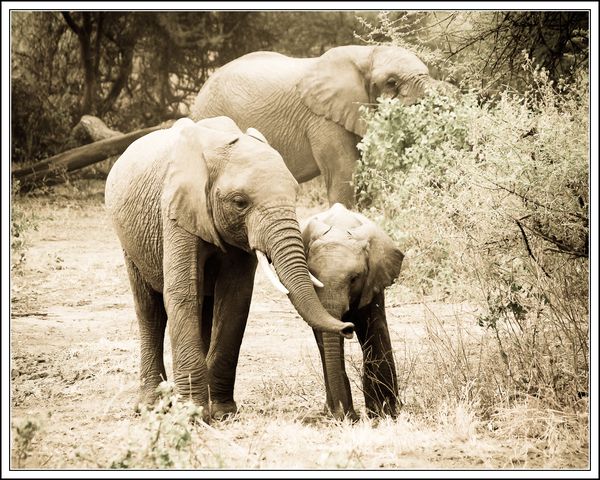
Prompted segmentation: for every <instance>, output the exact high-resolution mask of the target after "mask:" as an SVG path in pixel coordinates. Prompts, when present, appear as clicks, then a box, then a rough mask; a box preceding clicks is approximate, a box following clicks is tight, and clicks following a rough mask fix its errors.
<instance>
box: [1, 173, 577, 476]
mask: <svg viewBox="0 0 600 480" xmlns="http://www.w3.org/2000/svg"><path fill="white" fill-rule="evenodd" d="M81 188H83V187H81ZM65 192H67V193H66V194H65V195H64V196H63V195H60V194H54V195H52V196H46V197H43V196H42V197H38V198H27V199H24V200H22V206H23V208H26V209H27V211H30V212H32V213H33V214H34V215H35V218H36V223H37V225H38V227H37V230H30V231H28V232H27V233H26V235H27V238H28V245H29V246H28V248H27V250H26V258H25V260H24V261H23V262H22V263H21V264H20V265H19V266H18V267H17V268H16V269H15V270H14V271H13V273H12V275H11V300H12V315H11V325H10V331H11V343H10V345H11V352H10V353H11V422H12V425H13V439H14V436H15V435H16V433H15V432H16V428H17V427H18V426H19V425H23V424H24V422H26V421H27V420H28V419H30V420H34V421H35V422H37V423H38V424H39V426H40V427H39V430H38V431H36V432H35V435H34V436H33V439H32V440H31V441H30V442H29V443H28V444H27V446H26V447H25V448H23V449H21V450H20V451H17V450H18V449H17V448H13V451H12V465H11V467H12V468H30V469H81V468H83V469H86V468H92V469H95V468H109V467H110V466H111V464H113V462H114V461H115V459H118V458H120V457H122V456H123V453H124V452H125V451H126V450H127V448H129V445H130V444H131V442H134V441H135V440H136V438H137V437H136V436H137V435H141V434H142V433H140V432H142V430H143V429H142V425H141V422H142V419H141V418H140V417H139V416H136V415H134V413H133V402H134V400H135V398H136V393H137V372H138V361H139V360H138V340H137V335H138V331H137V324H136V320H135V313H134V309H133V302H132V296H131V292H130V290H129V283H128V279H127V275H126V271H125V267H124V264H123V259H122V254H121V250H120V248H119V244H118V241H117V238H116V236H115V234H114V232H113V230H112V227H111V225H110V223H109V220H108V218H107V215H106V214H105V211H104V208H103V203H102V202H103V185H102V183H101V182H91V183H89V184H86V185H85V188H83V190H81V189H80V190H79V191H77V189H72V188H71V190H69V189H65ZM317 209H318V207H312V208H307V207H301V208H299V216H301V217H302V216H306V215H308V214H310V213H314V212H315V211H317ZM431 310H433V311H434V312H435V314H436V315H437V316H438V318H442V319H451V318H457V317H460V318H462V319H465V321H466V320H467V319H471V320H472V310H471V309H469V307H468V306H467V305H446V304H433V303H432V304H428V305H423V304H400V303H399V302H395V301H394V300H393V297H392V299H391V300H390V302H389V306H388V320H389V324H390V328H391V335H392V343H393V344H394V346H395V347H396V348H398V351H399V352H406V351H407V346H409V347H411V348H413V349H417V348H418V345H419V342H420V341H421V340H422V339H423V338H424V336H425V335H427V330H426V328H425V326H424V321H423V319H424V317H425V316H426V315H427V314H428V312H430V311H431ZM473 323H474V322H471V324H473ZM474 334H475V335H476V334H477V332H475V333H474ZM347 345H348V346H347V352H348V357H349V362H350V363H351V365H355V366H358V365H359V359H360V348H359V347H358V342H357V340H356V339H354V340H351V341H349V342H347ZM165 352H166V357H167V362H169V361H170V346H169V345H168V343H167V345H166V348H165ZM396 357H397V358H396V359H397V361H399V362H402V361H403V358H402V357H403V354H397V355H396ZM354 370H356V371H354ZM169 372H170V363H167V373H169ZM349 374H350V375H351V376H352V383H353V390H354V401H355V405H356V406H357V408H358V409H360V408H362V406H363V403H362V399H361V395H360V392H359V391H358V390H357V388H358V384H359V381H358V368H355V369H353V368H352V367H350V368H349ZM236 400H237V402H238V405H239V406H240V412H239V414H238V415H237V416H236V417H235V418H233V419H229V420H227V421H225V422H222V423H217V424H214V425H212V426H211V427H210V429H211V435H213V436H215V437H216V438H219V439H220V441H219V442H218V443H219V445H218V446H217V445H213V449H220V450H219V452H220V453H219V458H220V461H218V462H216V463H215V464H210V463H209V464H207V465H206V466H207V467H215V468H236V469H239V468H241V469H244V468H249V469H254V468H271V469H273V468H274V469H304V468H306V469H315V468H359V469H360V468H370V469H379V468H388V469H490V468H494V469H514V468H525V469H529V468H586V466H587V461H588V458H587V451H586V449H585V444H582V445H578V446H577V448H574V450H573V452H574V453H572V454H571V455H569V456H568V457H567V458H555V459H550V460H549V457H550V456H549V455H545V454H544V452H543V451H540V446H539V445H537V444H535V443H534V442H532V441H531V440H529V439H521V440H520V441H519V442H508V441H505V440H502V439H500V438H497V437H496V436H494V435H493V434H492V433H491V432H490V433H489V434H487V433H486V430H485V429H481V428H475V426H474V423H473V422H472V417H470V416H469V413H468V412H466V413H465V412H463V413H462V414H461V412H460V411H458V410H455V411H454V413H453V416H451V417H452V418H450V419H446V420H445V423H444V422H439V424H437V425H436V423H435V422H430V423H427V422H421V421H420V420H419V418H416V417H415V416H414V415H413V414H411V412H410V408H409V409H408V410H407V411H406V412H404V413H403V414H402V415H401V416H400V418H398V419H397V420H396V421H391V420H385V421H381V422H380V423H377V422H369V421H368V420H365V419H363V420H361V421H360V422H359V423H357V424H354V425H352V424H348V423H346V422H335V421H332V420H330V419H328V418H327V417H326V416H324V415H323V414H322V405H323V403H324V391H323V387H322V383H321V367H320V362H319V358H318V352H317V348H316V345H315V344H314V339H313V336H312V333H311V331H310V329H309V328H308V327H307V326H306V325H305V324H304V322H303V321H302V320H301V319H300V318H299V316H298V315H297V314H296V312H295V310H294V309H293V307H292V305H291V304H290V302H289V301H288V299H287V298H286V297H285V296H284V295H282V294H280V293H278V292H276V291H275V290H274V289H273V288H272V287H271V285H270V284H269V283H268V282H267V281H266V279H265V278H264V277H263V275H262V273H261V272H257V277H256V283H255V290H254V298H253V302H252V307H251V311H250V317H249V322H248V327H247V330H246V333H245V337H244V342H243V345H242V350H241V355H240V361H239V368H238V380H237V383H236ZM408 400H409V402H408V403H409V404H410V401H413V400H414V399H413V400H411V399H410V398H409V399H408ZM363 416H364V415H363ZM13 447H14V444H13Z"/></svg>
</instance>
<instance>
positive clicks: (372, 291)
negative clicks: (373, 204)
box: [302, 203, 404, 418]
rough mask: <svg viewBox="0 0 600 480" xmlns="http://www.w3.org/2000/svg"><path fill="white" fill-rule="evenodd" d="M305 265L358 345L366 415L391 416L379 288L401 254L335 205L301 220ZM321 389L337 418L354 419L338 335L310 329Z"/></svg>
mask: <svg viewBox="0 0 600 480" xmlns="http://www.w3.org/2000/svg"><path fill="white" fill-rule="evenodd" d="M302 239H303V242H304V248H305V251H306V256H307V259H308V266H309V269H310V270H311V271H312V273H313V274H314V275H316V276H317V277H318V278H319V279H320V280H322V281H323V283H324V287H323V288H319V289H318V290H317V291H318V295H319V299H320V300H321V302H322V303H323V305H324V306H325V308H326V309H327V311H328V312H329V313H330V314H331V315H332V316H334V317H335V318H340V319H342V318H343V319H344V320H348V321H352V322H353V323H354V324H355V326H356V333H357V336H358V340H359V342H360V344H361V347H362V349H363V361H364V368H363V393H364V395H365V403H366V407H367V412H368V413H369V415H372V414H374V415H379V414H382V413H386V414H392V415H395V414H396V411H397V405H398V399H397V394H398V383H397V377H396V370H395V363H394V357H393V352H392V346H391V341H390V336H389V331H388V327H387V321H386V316H385V306H384V303H385V299H384V293H383V291H384V289H385V288H386V287H387V286H389V285H390V284H391V283H392V282H393V281H394V280H395V279H396V277H397V276H398V275H399V273H400V268H401V266H402V260H403V258H404V255H403V254H402V252H401V251H400V250H399V249H398V248H397V247H396V246H395V245H394V243H393V242H392V240H391V239H390V238H389V237H388V236H387V235H386V234H385V232H383V230H381V229H380V228H379V227H377V226H376V225H375V224H374V223H373V222H371V221H370V220H368V219H367V218H366V217H364V216H363V215H360V214H358V213H355V212H351V211H349V210H347V209H346V208H345V207H344V206H342V205H341V204H339V203H338V204H335V205H333V207H331V208H330V209H329V210H328V211H326V212H324V213H322V214H319V215H316V216H313V217H311V218H310V219H309V220H308V221H306V222H305V223H304V226H303V229H302ZM315 337H316V339H317V344H318V346H319V351H320V353H321V359H322V362H323V372H324V377H325V385H326V391H327V405H328V407H329V409H330V410H331V412H332V413H333V414H334V415H335V416H336V417H338V418H340V417H343V416H347V415H348V416H350V417H355V416H356V414H355V412H354V408H353V406H352V396H351V392H350V386H349V385H350V384H349V381H348V377H347V375H346V372H345V364H344V348H343V347H344V346H343V339H340V338H339V337H338V338H336V337H334V336H332V335H329V334H327V333H320V332H315Z"/></svg>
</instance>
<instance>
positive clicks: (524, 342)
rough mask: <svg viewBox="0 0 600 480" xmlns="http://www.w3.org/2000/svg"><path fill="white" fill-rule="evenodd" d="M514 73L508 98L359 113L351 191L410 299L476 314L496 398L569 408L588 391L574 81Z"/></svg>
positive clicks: (387, 106)
mask: <svg viewBox="0 0 600 480" xmlns="http://www.w3.org/2000/svg"><path fill="white" fill-rule="evenodd" d="M523 69H524V71H525V73H526V74H527V75H528V78H529V85H530V88H529V89H528V90H527V91H525V92H524V93H522V94H519V93H515V92H509V91H505V92H504V93H502V95H500V96H499V98H497V99H496V100H495V101H493V102H492V101H489V102H487V103H484V104H478V103H477V102H476V100H475V95H474V94H466V95H464V96H463V97H462V98H459V99H453V98H448V97H444V96H440V95H439V94H437V95H433V96H431V97H428V98H425V99H424V100H423V101H422V102H420V103H419V104H416V105H412V106H403V105H401V104H400V103H399V102H397V101H387V102H383V104H382V106H381V108H380V109H379V110H378V111H376V112H368V113H367V114H366V118H367V120H368V124H369V130H368V132H367V135H366V136H365V137H364V139H363V141H362V143H361V144H360V146H359V148H360V149H361V150H362V152H363V155H362V160H361V162H360V164H359V168H358V172H357V173H356V176H355V182H356V186H357V190H358V198H359V202H360V205H361V207H362V208H363V209H365V210H368V212H367V213H368V214H369V215H370V216H371V217H373V218H374V219H375V220H379V221H380V222H381V223H382V224H383V225H384V228H386V229H387V230H388V231H389V232H390V234H391V235H392V236H393V237H395V238H396V239H397V240H398V242H400V244H401V245H402V246H403V248H404V250H405V253H406V259H407V263H406V268H405V270H404V272H403V277H402V279H403V283H404V285H405V286H406V287H407V288H408V289H410V290H411V291H412V294H413V296H415V297H416V298H419V296H421V295H423V294H425V295H433V296H435V297H437V298H440V297H442V298H443V297H448V296H454V297H459V298H460V299H464V300H467V301H469V302H472V303H474V304H476V305H479V306H480V307H481V308H482V311H483V313H482V314H481V316H480V318H479V323H480V325H481V326H483V327H486V328H489V329H490V331H491V332H493V335H494V336H495V338H496V343H497V349H498V350H497V356H498V358H497V361H496V362H492V363H491V364H490V365H491V368H494V369H496V370H497V371H498V372H497V373H498V375H499V376H500V381H501V382H502V385H503V386H502V389H503V391H504V392H505V393H506V394H507V398H508V397H511V398H513V397H518V396H520V395H523V394H526V395H535V396H539V397H542V398H544V399H547V400H549V401H551V402H554V404H555V405H563V406H564V405H572V404H575V403H576V402H577V401H578V399H579V398H580V397H582V396H586V395H587V382H588V348H589V340H588V332H587V330H588V314H589V311H588V299H589V294H588V275H589V265H588V243H589V240H588V238H589V220H588V218H589V216H588V208H589V191H588V180H589V179H588V165H589V157H588V148H589V147H588V110H589V106H588V80H587V76H586V74H585V73H584V72H580V74H579V75H576V76H575V78H576V81H575V82H573V83H571V84H566V83H565V82H559V83H558V84H554V83H553V82H551V81H550V80H549V78H548V74H547V73H546V72H545V71H544V70H542V69H539V68H537V67H535V66H534V65H533V64H532V63H531V62H529V61H526V62H525V64H524V66H523ZM474 93H476V92H474Z"/></svg>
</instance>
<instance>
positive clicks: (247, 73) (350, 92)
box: [191, 45, 439, 207]
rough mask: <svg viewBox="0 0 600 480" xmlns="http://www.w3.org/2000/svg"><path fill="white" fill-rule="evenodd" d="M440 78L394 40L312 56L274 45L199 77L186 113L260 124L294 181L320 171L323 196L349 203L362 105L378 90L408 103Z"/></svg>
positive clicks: (362, 129) (373, 99)
mask: <svg viewBox="0 0 600 480" xmlns="http://www.w3.org/2000/svg"><path fill="white" fill-rule="evenodd" d="M438 83H439V82H437V81H436V80H433V79H432V78H431V77H430V76H429V73H428V69H427V67H426V66H425V64H424V63H423V62H422V61H421V60H419V58H417V57H416V56H415V55H414V54H412V53H411V52H409V51H408V50H405V49H403V48H400V47H391V46H357V45H349V46H342V47H336V48H332V49H331V50H328V51H327V52H325V53H324V54H323V55H321V56H320V57H317V58H291V57H287V56H285V55H281V54H279V53H274V52H255V53H250V54H248V55H244V56H243V57H240V58H238V59H236V60H234V61H232V62H230V63H228V64H226V65H224V66H223V67H221V68H220V69H219V70H217V71H216V72H215V73H214V74H212V76H211V77H210V78H209V79H208V81H207V82H206V83H205V84H204V86H203V87H202V89H201V90H200V93H199V94H198V97H197V98H196V102H195V104H194V106H193V107H192V112H191V117H192V118H194V119H201V118H207V117H213V116H216V115H226V116H228V117H231V118H232V119H233V120H234V121H235V122H236V123H237V124H238V125H239V126H240V128H242V129H245V128H248V127H250V126H253V127H256V128H257V129H259V130H260V131H261V132H262V133H263V134H264V135H265V137H266V138H267V140H268V141H269V143H270V144H271V145H272V146H273V148H275V149H276V150H277V151H278V152H280V153H281V155H282V156H283V158H284V160H285V162H286V164H287V166H288V168H289V169H290V171H291V172H292V174H293V175H294V177H295V178H296V180H297V181H298V182H305V181H307V180H310V179H311V178H314V177H316V176H317V175H319V174H323V175H324V177H325V184H326V187H327V195H328V199H329V204H330V205H333V204H334V203H336V202H340V203H342V204H344V205H346V206H347V207H352V206H353V205H354V203H355V201H354V189H353V186H352V183H351V180H352V174H353V172H354V168H355V165H356V161H357V159H358V158H359V152H358V150H357V148H356V144H357V143H358V141H359V140H360V137H362V136H363V135H364V134H365V129H366V125H365V122H364V120H363V119H362V118H361V117H360V114H359V107H360V106H361V105H375V104H376V99H377V98H379V97H380V96H383V97H388V98H393V97H398V98H400V99H401V100H402V102H403V103H404V104H407V105H408V104H411V103H413V102H415V101H416V100H417V99H418V98H419V97H421V96H423V95H424V94H425V93H426V92H427V91H428V90H429V89H430V88H434V87H436V86H437V84H438Z"/></svg>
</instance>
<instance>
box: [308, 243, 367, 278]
mask: <svg viewBox="0 0 600 480" xmlns="http://www.w3.org/2000/svg"><path fill="white" fill-rule="evenodd" d="M328 236H329V234H328V235H326V236H325V237H323V238H321V239H319V240H317V241H315V242H314V243H313V244H312V245H311V248H310V255H309V258H308V264H309V267H310V268H311V270H314V271H315V273H318V274H321V275H322V276H323V277H324V278H327V277H329V276H330V275H332V274H338V273H343V274H347V273H349V272H351V273H360V272H362V271H363V270H364V269H365V268H366V251H365V249H364V247H363V244H361V243H360V242H357V241H355V240H352V239H349V238H348V237H345V238H341V239H338V238H327V237H328Z"/></svg>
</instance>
